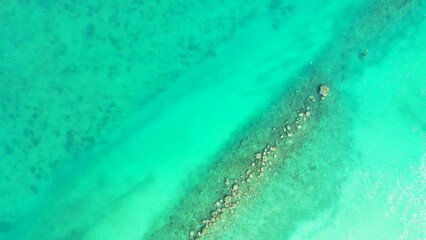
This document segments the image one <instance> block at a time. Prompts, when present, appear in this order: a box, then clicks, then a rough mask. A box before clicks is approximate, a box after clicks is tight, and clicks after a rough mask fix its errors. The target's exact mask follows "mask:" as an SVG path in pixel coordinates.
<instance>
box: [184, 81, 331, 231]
mask: <svg viewBox="0 0 426 240" xmlns="http://www.w3.org/2000/svg"><path fill="white" fill-rule="evenodd" d="M328 91H329V88H328V87H327V86H326V85H324V84H321V85H320V86H319V94H320V96H321V98H322V99H324V98H325V97H326V96H327V94H328ZM314 102H316V99H315V97H314V96H312V95H310V96H308V97H307V99H306V101H305V104H304V106H302V107H301V108H300V109H299V110H298V111H297V113H296V118H295V119H294V120H293V121H291V122H290V121H289V122H286V123H284V124H283V125H282V126H280V127H274V128H273V131H274V132H279V139H282V140H287V141H289V142H291V140H290V138H292V137H293V136H296V134H297V133H298V131H301V130H302V129H304V128H305V127H304V125H305V122H306V121H307V120H308V119H309V118H310V117H311V116H312V113H311V107H310V105H311V104H313V103H314ZM280 129H281V131H279V130H280ZM279 150H280V149H279V147H278V145H277V142H275V144H269V145H267V146H266V147H264V148H263V149H262V150H261V151H259V152H256V153H254V154H253V161H252V162H251V164H250V166H249V167H247V168H246V169H245V170H243V173H241V174H240V175H239V177H240V181H241V182H240V183H239V182H238V180H237V179H233V181H232V180H230V178H225V179H224V185H225V186H224V189H225V193H224V195H223V197H222V198H220V199H218V200H217V201H216V202H215V203H214V206H215V209H214V210H213V211H211V212H210V215H209V217H208V218H207V219H204V220H202V221H201V222H202V226H201V228H200V229H199V231H197V233H195V231H193V230H191V231H190V232H189V238H190V239H200V238H201V237H203V236H205V235H206V234H208V231H209V229H210V228H211V227H212V226H214V225H215V224H216V223H217V221H218V220H219V219H221V218H222V217H223V216H224V214H226V213H234V210H235V209H236V208H237V206H238V204H239V203H240V200H241V199H242V198H243V197H244V196H248V195H250V194H251V193H252V191H253V188H252V185H253V181H256V179H258V178H262V177H263V176H264V174H265V173H266V170H267V169H268V170H269V171H271V170H272V165H273V164H274V162H275V161H277V154H278V153H279ZM231 182H232V183H231Z"/></svg>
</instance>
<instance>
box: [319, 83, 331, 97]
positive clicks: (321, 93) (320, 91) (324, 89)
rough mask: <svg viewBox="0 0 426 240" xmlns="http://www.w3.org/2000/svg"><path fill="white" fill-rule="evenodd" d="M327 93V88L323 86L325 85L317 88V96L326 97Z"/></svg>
mask: <svg viewBox="0 0 426 240" xmlns="http://www.w3.org/2000/svg"><path fill="white" fill-rule="evenodd" d="M328 91H329V88H328V87H327V85H325V84H321V85H320V86H319V94H320V95H321V96H322V97H326V96H327V94H328Z"/></svg>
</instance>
